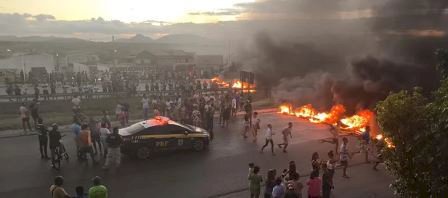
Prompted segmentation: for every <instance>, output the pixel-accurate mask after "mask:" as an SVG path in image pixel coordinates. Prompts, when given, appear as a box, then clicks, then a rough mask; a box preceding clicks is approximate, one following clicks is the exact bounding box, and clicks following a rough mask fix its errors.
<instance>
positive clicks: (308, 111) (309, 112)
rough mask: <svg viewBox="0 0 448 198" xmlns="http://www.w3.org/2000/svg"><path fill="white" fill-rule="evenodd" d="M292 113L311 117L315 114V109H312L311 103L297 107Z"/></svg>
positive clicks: (302, 116)
mask: <svg viewBox="0 0 448 198" xmlns="http://www.w3.org/2000/svg"><path fill="white" fill-rule="evenodd" d="M294 114H295V115H296V116H297V117H301V118H311V117H313V116H315V115H316V114H317V111H316V109H314V107H313V105H311V104H307V105H304V106H301V107H299V108H297V109H296V110H295V111H294Z"/></svg>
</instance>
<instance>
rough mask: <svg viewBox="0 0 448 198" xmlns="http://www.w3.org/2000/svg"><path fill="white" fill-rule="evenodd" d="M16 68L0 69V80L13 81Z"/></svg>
mask: <svg viewBox="0 0 448 198" xmlns="http://www.w3.org/2000/svg"><path fill="white" fill-rule="evenodd" d="M16 74H17V70H16V69H0V82H3V83H5V82H14V81H15V80H16V76H17V75H16Z"/></svg>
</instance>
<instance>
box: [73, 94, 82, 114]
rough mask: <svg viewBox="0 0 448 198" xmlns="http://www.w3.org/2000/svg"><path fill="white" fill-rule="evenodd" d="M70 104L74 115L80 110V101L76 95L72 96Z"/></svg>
mask: <svg viewBox="0 0 448 198" xmlns="http://www.w3.org/2000/svg"><path fill="white" fill-rule="evenodd" d="M72 104H73V112H75V114H76V113H77V112H79V111H80V110H81V99H80V98H79V96H78V95H75V96H73V99H72Z"/></svg>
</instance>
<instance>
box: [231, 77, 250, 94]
mask: <svg viewBox="0 0 448 198" xmlns="http://www.w3.org/2000/svg"><path fill="white" fill-rule="evenodd" d="M232 88H234V89H242V88H244V90H243V92H247V91H249V92H250V93H253V92H255V84H249V83H246V82H241V81H240V80H234V81H233V83H232ZM247 89H249V90H247Z"/></svg>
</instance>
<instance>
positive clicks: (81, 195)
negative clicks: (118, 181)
mask: <svg viewBox="0 0 448 198" xmlns="http://www.w3.org/2000/svg"><path fill="white" fill-rule="evenodd" d="M50 195H51V197H52V198H107V197H108V196H109V192H108V189H107V187H106V186H105V185H103V184H102V178H101V177H99V176H95V177H94V178H93V179H92V186H91V187H90V188H89V190H88V191H87V192H85V190H84V187H83V186H76V188H75V195H73V196H72V195H70V194H69V193H67V191H66V190H65V189H64V177H62V176H57V177H55V178H54V183H53V185H51V186H50Z"/></svg>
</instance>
